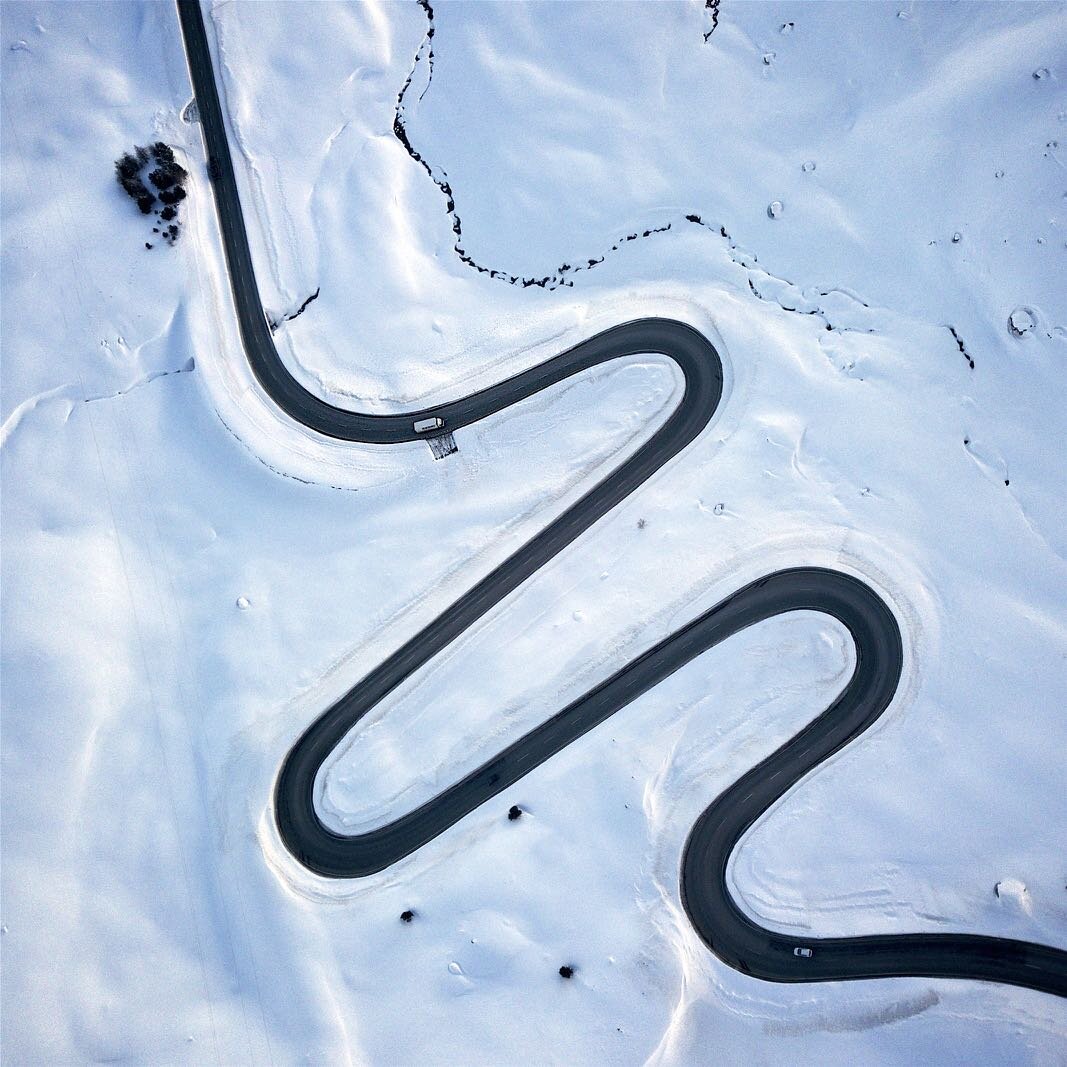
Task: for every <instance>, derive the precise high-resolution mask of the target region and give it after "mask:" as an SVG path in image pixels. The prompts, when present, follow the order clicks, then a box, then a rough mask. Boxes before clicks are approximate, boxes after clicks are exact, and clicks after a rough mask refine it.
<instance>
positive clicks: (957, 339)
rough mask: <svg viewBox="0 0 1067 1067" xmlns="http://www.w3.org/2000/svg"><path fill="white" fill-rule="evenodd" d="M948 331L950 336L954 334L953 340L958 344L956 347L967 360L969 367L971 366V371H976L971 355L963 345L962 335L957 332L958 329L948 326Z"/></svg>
mask: <svg viewBox="0 0 1067 1067" xmlns="http://www.w3.org/2000/svg"><path fill="white" fill-rule="evenodd" d="M946 329H947V330H948V332H949V333H950V334H952V338H953V340H954V341H955V342H956V347H957V348H958V349H959V350H960V352H961V353H962V354H963V358H964V359H965V360H967V364H968V366H970V368H971V370H974V360H973V359H972V358H971V355H970V353H969V352H968V351H967V348H966V346H965V345H964V343H963V338H962V337H960V335H959V334H958V333H957V332H956V327H955V326H947V327H946Z"/></svg>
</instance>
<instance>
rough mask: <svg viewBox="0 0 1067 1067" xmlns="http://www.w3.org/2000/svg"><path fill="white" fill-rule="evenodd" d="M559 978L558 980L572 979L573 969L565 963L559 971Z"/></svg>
mask: <svg viewBox="0 0 1067 1067" xmlns="http://www.w3.org/2000/svg"><path fill="white" fill-rule="evenodd" d="M559 976H560V978H573V977H574V968H573V967H572V966H571V965H570V964H569V963H565V964H564V965H563V966H562V967H560V969H559Z"/></svg>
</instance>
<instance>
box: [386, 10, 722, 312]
mask: <svg viewBox="0 0 1067 1067" xmlns="http://www.w3.org/2000/svg"><path fill="white" fill-rule="evenodd" d="M417 2H418V4H419V7H421V8H422V10H423V11H424V12H425V13H426V19H427V22H428V23H429V26H428V27H427V30H426V36H425V37H424V38H423V41H422V44H420V45H419V48H418V51H417V52H416V53H415V60H414V62H413V63H412V67H411V73H410V74H408V76H407V79H406V80H405V82H404V85H403V87H402V88H401V90H400V92H399V94H398V95H397V99H396V112H395V115H394V117H393V134H394V136H395V137H396V139H397V140H398V141H399V142H400V143H401V144H402V145H403V146H404V149H405V151H406V152H407V154H408V155H409V156H410V157H411V158H412V159H413V160H414V161H415V162H416V163H418V164H419V166H420V167H422V169H423V170H424V171H426V174H427V175H428V176H429V178H430V181H432V182H433V183H434V185H436V186H437V188H438V189H440V190H441V192H442V193H443V194H444V196H445V210H446V212H447V213H448V216H449V218H450V219H451V220H452V232H453V233H454V234H455V237H456V239H455V242H454V243H453V245H452V250H453V251H454V252H455V254H456V255H457V256H458V257H459V259H460V261H461V262H463V263H465V264H466V265H467V266H468V267H470V268H471V269H472V270H476V271H477V272H478V273H479V274H487V275H489V277H490V278H492V279H494V280H495V281H501V282H505V283H507V284H508V285H514V286H520V287H521V288H523V289H529V288H531V287H537V288H539V289H546V290H549V291H551V290H554V289H559V288H562V287H564V286H567V287H571V288H573V286H574V282H573V281H572V280H571V278H570V277H569V276H570V275H573V274H578V273H579V272H580V271H588V270H592V269H593V268H594V267H598V266H599V265H600V264H601V263H603V262H604V261H605V259H606V258H607V255H608V253H606V252H605V253H604V254H603V255H601V256H599V257H596V256H592V257H590V256H586V257H583V258H584V259H585V266H581V265H579V266H574V265H572V264H571V263H561V264H560V265H559V266H558V267H557V268H556V269H555V270H554V271H552V272H551V273H550V274H545V275H543V276H542V277H540V278H538V277H532V276H526V275H521V274H512V273H510V272H509V271H505V270H499V269H497V268H495V267H487V266H485V265H484V264H482V263H479V262H477V261H476V260H475V259H474V257H473V256H471V255H470V254H469V253H468V252H467V250H466V249H465V248H464V247H463V220H462V219H461V218H460V216H459V214H458V212H457V211H456V198H455V194H454V193H453V191H452V186H451V184H450V183H449V181H448V176H447V174H445V173H444V172H442V174H441V176H440V177H438V175H437V174H435V173H434V170H433V168H432V167H431V166H430V164H429V162H428V161H427V160H426V159H425V158H423V156H422V154H421V153H420V152H419V151H418V149H416V148H415V146H414V145H413V144H412V143H411V138H410V137H409V136H408V132H407V124H406V122H405V103H404V98H405V97H406V96H407V92H408V89H409V88H410V87H411V83H412V81H413V80H414V78H415V74H416V72H417V71H418V69H419V64H420V63H421V62H422V59H423V57H424V56H425V57H426V62H427V68H428V73H427V81H426V85H425V87H424V88H423V90H422V92H421V93H420V94H419V99H420V100H421V99H422V98H423V96H425V95H426V90H427V89H429V87H430V79H432V77H433V59H434V52H433V44H432V42H433V38H434V33H435V32H436V28H435V26H434V15H433V7H432V6H431V5H430V3H429V0H417ZM705 8H706V10H707V11H709V12H711V19H712V27H711V30H710V31H709V32H708V33H706V34H705V35H704V40H705V41H706V40H707V39H708V38H709V37H710V36H711V34H712V33H713V32H714V30H715V27H716V26H717V25H718V21H719V0H706V5H705ZM696 217H698V216H686V218H687V219H689V220H690V221H692V220H693V219H694V218H696ZM672 226H673V223H671V222H668V223H667V224H666V225H664V226H655V227H649V228H648V229H647V230H641V231H638V232H636V233H631V234H627V235H626V236H625V237H620V238H619V239H618V240H617V241H616V242H615V243H614V244H613V245H612V246H611V251H612V252H617V251H618V250H619V248H620V246H622V245H624V244H627V243H628V242H630V241H636V240H638V239H639V238H640V239H644V238H648V237H653V236H654V235H656V234H659V233H666V232H667V231H668V230H670V229H671V228H672ZM722 235H723V236H724V237H725V236H726V231H725V230H723V231H722Z"/></svg>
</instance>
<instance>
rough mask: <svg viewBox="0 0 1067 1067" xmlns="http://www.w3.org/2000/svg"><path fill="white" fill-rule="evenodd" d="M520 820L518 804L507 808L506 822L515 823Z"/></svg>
mask: <svg viewBox="0 0 1067 1067" xmlns="http://www.w3.org/2000/svg"><path fill="white" fill-rule="evenodd" d="M521 818H522V808H520V807H519V805H518V804H512V805H511V807H510V808H508V822H515V820H516V819H521Z"/></svg>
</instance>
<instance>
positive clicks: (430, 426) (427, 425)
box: [412, 417, 445, 433]
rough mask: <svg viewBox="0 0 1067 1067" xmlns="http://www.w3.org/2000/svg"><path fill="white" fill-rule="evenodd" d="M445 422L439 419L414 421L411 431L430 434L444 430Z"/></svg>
mask: <svg viewBox="0 0 1067 1067" xmlns="http://www.w3.org/2000/svg"><path fill="white" fill-rule="evenodd" d="M444 425H445V420H444V419H439V418H436V417H434V418H432V419H416V420H415V422H414V424H413V426H412V429H413V430H414V431H415V432H416V433H432V432H433V431H434V430H441V429H444Z"/></svg>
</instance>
